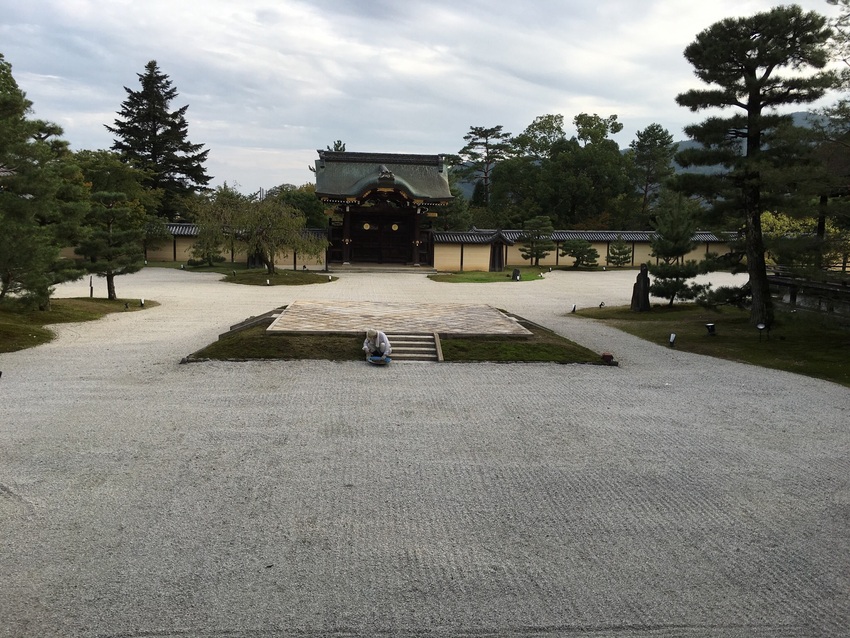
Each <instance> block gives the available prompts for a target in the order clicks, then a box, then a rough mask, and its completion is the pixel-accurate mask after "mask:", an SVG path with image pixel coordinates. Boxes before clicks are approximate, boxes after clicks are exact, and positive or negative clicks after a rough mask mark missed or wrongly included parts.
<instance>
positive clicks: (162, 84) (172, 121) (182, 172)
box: [106, 60, 212, 221]
mask: <svg viewBox="0 0 850 638" xmlns="http://www.w3.org/2000/svg"><path fill="white" fill-rule="evenodd" d="M137 75H138V77H139V82H140V84H141V89H140V90H138V91H133V90H131V89H129V88H127V87H124V90H125V91H126V92H127V99H126V100H124V102H122V103H121V110H120V111H119V112H118V115H119V118H118V119H116V120H115V124H114V126H108V125H107V126H106V129H107V130H108V131H109V132H110V133H113V134H114V135H115V136H116V137H115V141H114V143H113V144H112V149H113V150H115V151H118V152H119V153H120V154H121V156H122V157H123V158H124V160H125V161H127V162H129V163H130V164H131V165H132V166H134V167H135V168H137V169H141V170H143V171H145V172H146V173H147V179H146V182H145V185H146V186H147V187H148V188H150V189H152V190H154V191H158V192H161V194H162V200H161V202H160V205H159V207H158V210H157V213H158V214H159V215H160V216H162V217H164V218H167V219H169V220H171V221H174V220H175V219H177V218H179V217H181V216H182V215H183V214H184V213H185V210H186V205H185V201H184V198H185V197H186V196H187V195H190V194H192V193H197V192H200V191H203V190H205V188H206V186H207V184H209V182H210V180H211V179H212V178H211V177H210V176H209V175H207V174H206V169H205V168H204V162H205V161H206V159H207V155H208V154H209V150H201V149H202V148H203V146H204V145H203V144H192V143H191V142H189V140H188V139H187V136H188V129H189V125H188V123H187V122H186V110H187V109H188V108H189V105H188V104H187V105H185V106H182V107H180V108H179V109H177V110H175V111H170V110H169V107H170V104H171V101H172V100H174V98H176V97H177V89H176V88H175V87H174V86H173V85H172V83H171V80H170V79H169V77H168V76H167V75H165V74H164V73H162V72H161V71H160V70H159V67H158V66H157V63H156V60H151V61H150V62H148V63H147V64H146V65H145V72H144V73H140V74H137Z"/></svg>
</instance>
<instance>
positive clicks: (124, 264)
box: [0, 54, 326, 309]
mask: <svg viewBox="0 0 850 638" xmlns="http://www.w3.org/2000/svg"><path fill="white" fill-rule="evenodd" d="M137 76H138V80H139V88H137V89H130V88H127V87H124V90H125V92H126V94H127V95H126V99H125V100H124V101H123V102H122V104H121V106H120V109H119V110H118V112H117V115H118V117H117V118H116V119H115V121H114V122H113V123H112V124H105V125H104V126H106V128H107V130H109V131H110V132H111V133H113V135H114V136H115V138H114V142H113V144H112V146H111V148H110V149H100V150H81V151H77V152H72V151H71V150H70V148H69V146H68V143H67V142H66V141H65V140H63V139H62V133H63V132H62V129H61V128H60V127H59V126H57V125H56V124H53V123H51V122H45V121H42V120H38V119H34V118H33V117H32V103H31V102H30V101H29V100H28V99H27V98H26V95H25V93H24V92H23V91H22V90H21V89H20V87H19V86H18V84H17V82H16V81H15V79H14V76H13V74H12V67H11V65H10V64H9V63H8V62H7V61H6V60H5V58H4V56H3V55H2V54H0V225H2V228H3V232H2V233H0V302H3V301H4V300H7V299H9V298H14V299H16V300H17V301H19V302H21V303H23V304H24V305H26V306H32V307H37V308H41V309H48V308H49V305H50V295H51V293H52V290H53V287H54V286H55V285H56V284H59V283H62V282H65V281H72V280H74V279H78V278H80V277H82V276H83V275H84V274H86V273H91V274H95V275H98V276H100V277H103V278H104V279H105V280H106V286H107V297H108V298H109V299H116V298H117V293H116V290H115V277H117V276H119V275H122V274H127V273H132V272H136V271H138V270H140V269H141V268H142V267H143V266H144V263H145V251H146V249H149V248H153V247H156V246H157V245H159V244H161V243H162V242H165V241H169V240H170V239H171V235H170V234H169V233H168V231H167V228H166V223H168V222H173V221H196V222H197V223H198V224H199V226H200V227H201V231H202V241H200V242H199V244H198V246H196V255H195V256H196V257H197V258H198V259H202V260H209V259H210V258H211V255H212V253H213V252H215V253H216V254H218V252H220V251H221V250H223V249H224V247H225V245H229V246H230V247H231V249H235V248H236V246H237V245H238V246H239V248H240V249H243V250H245V251H247V252H248V253H249V254H251V255H252V256H255V257H256V259H257V260H258V261H260V262H261V263H263V264H264V265H265V266H266V267H267V268H268V270H269V272H270V273H271V272H274V268H275V263H274V262H275V257H276V255H277V254H278V253H279V252H280V251H281V249H282V248H283V247H284V246H285V247H287V248H288V249H293V250H298V251H299V252H302V253H304V254H306V255H316V254H320V253H321V252H322V251H323V250H324V242H323V240H322V239H321V238H318V237H316V236H314V235H310V234H309V233H305V232H304V229H305V228H306V227H307V226H308V225H309V224H321V225H324V224H325V223H326V221H325V217H324V213H323V210H322V207H321V204H320V203H319V202H318V200H317V199H316V197H315V195H314V193H315V188H314V187H313V186H312V185H305V186H302V187H295V186H291V185H281V186H278V187H276V188H274V189H271V190H270V191H268V192H267V193H254V194H251V195H242V194H240V193H238V192H237V191H236V190H235V189H234V188H233V187H231V186H228V185H227V184H226V183H225V185H224V186H222V187H219V188H217V189H211V188H210V187H209V183H210V181H211V179H212V177H211V176H209V175H208V174H207V172H206V168H205V166H204V164H205V162H206V159H207V155H208V153H209V151H208V150H205V149H204V147H203V146H204V145H203V144H193V143H192V142H190V141H189V138H188V124H187V121H186V111H187V109H188V105H185V106H182V107H179V108H176V109H172V108H171V103H172V101H173V100H174V99H175V98H176V97H177V90H176V88H175V87H174V86H173V84H172V82H171V80H170V78H169V77H168V76H167V75H166V74H165V73H163V72H162V71H161V70H160V69H159V66H158V65H157V63H156V61H155V60H152V61H150V62H148V63H147V65H146V66H145V69H144V72H143V73H139V74H137ZM214 226H216V227H217V229H216V228H214ZM216 237H222V238H223V239H222V240H221V241H220V242H219V244H218V245H215V242H216V241H217V240H216ZM71 247H73V248H74V252H75V255H76V258H75V259H68V258H63V257H62V256H61V252H62V250H63V249H67V248H71Z"/></svg>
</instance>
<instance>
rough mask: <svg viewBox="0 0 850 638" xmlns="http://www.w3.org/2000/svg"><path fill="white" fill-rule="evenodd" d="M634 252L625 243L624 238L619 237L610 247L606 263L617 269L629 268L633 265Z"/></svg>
mask: <svg viewBox="0 0 850 638" xmlns="http://www.w3.org/2000/svg"><path fill="white" fill-rule="evenodd" d="M632 252H633V251H632V247H631V246H629V244H627V243H626V242H625V241H623V236H622V235H617V239H616V240H614V241H613V242H611V245H610V246H608V257H607V259H606V261H607V262H608V265H609V266H614V267H615V268H622V267H623V266H628V265H629V264H630V263H632V259H633V256H632Z"/></svg>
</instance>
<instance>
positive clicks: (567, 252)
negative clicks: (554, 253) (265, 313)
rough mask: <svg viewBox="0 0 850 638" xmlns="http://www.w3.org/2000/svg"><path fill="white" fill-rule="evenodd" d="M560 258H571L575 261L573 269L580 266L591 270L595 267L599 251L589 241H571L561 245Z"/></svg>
mask: <svg viewBox="0 0 850 638" xmlns="http://www.w3.org/2000/svg"><path fill="white" fill-rule="evenodd" d="M561 257H572V258H573V259H574V260H575V261H574V262H573V268H580V267H582V266H587V267H589V268H592V267H595V266H596V260H597V259H599V251H598V250H596V249H595V248H594V247H593V246H592V245H591V243H590V242H589V241H585V240H584V239H571V240H569V241H565V242H564V243H563V244H562V245H561Z"/></svg>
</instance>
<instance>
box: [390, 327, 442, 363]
mask: <svg viewBox="0 0 850 638" xmlns="http://www.w3.org/2000/svg"><path fill="white" fill-rule="evenodd" d="M387 338H388V339H389V340H390V343H391V344H392V346H393V353H392V358H393V359H398V360H399V361H438V360H439V355H438V353H437V344H436V338H435V337H434V335H433V334H392V333H387Z"/></svg>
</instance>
